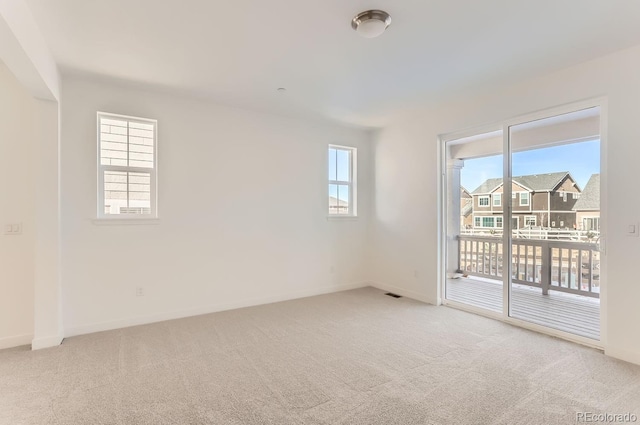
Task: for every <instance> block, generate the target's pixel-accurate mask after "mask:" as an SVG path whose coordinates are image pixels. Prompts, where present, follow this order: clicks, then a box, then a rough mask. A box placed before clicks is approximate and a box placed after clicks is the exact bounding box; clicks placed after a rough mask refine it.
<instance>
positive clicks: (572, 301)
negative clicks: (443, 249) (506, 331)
mask: <svg viewBox="0 0 640 425" xmlns="http://www.w3.org/2000/svg"><path fill="white" fill-rule="evenodd" d="M446 297H447V299H449V300H452V301H457V302H460V303H464V304H468V305H472V306H475V307H481V308H484V309H487V310H492V311H497V312H502V283H501V282H497V281H496V282H492V281H487V280H485V279H474V278H471V277H469V278H460V279H449V280H447V288H446ZM511 316H512V317H514V318H518V319H522V320H526V321H528V322H531V323H536V324H538V325H542V326H547V327H549V328H553V329H558V330H561V331H564V332H570V333H572V334H575V335H580V336H584V337H587V338H591V339H595V340H600V300H599V299H594V298H587V297H581V296H578V295H571V294H564V293H560V292H554V291H549V295H542V292H541V290H540V289H538V288H532V287H529V286H524V285H516V284H514V285H513V289H512V292H511Z"/></svg>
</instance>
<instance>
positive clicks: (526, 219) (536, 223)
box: [524, 215, 538, 227]
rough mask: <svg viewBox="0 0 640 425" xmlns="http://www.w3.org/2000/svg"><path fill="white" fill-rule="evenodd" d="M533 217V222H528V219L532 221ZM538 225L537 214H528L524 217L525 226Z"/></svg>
mask: <svg viewBox="0 0 640 425" xmlns="http://www.w3.org/2000/svg"><path fill="white" fill-rule="evenodd" d="M531 219H533V224H527V222H528V221H531ZM537 225H538V217H537V216H535V215H526V216H525V217H524V226H525V227H527V226H537Z"/></svg>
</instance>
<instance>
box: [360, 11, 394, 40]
mask: <svg viewBox="0 0 640 425" xmlns="http://www.w3.org/2000/svg"><path fill="white" fill-rule="evenodd" d="M389 25H391V16H389V14H388V13H387V12H384V11H382V10H367V11H366V12H362V13H358V14H357V15H356V16H355V18H353V19H352V20H351V28H353V29H354V30H355V31H356V32H357V33H358V34H360V35H361V36H363V37H365V38H374V37H377V36H379V35H380V34H382V33H383V32H384V30H386V29H387V27H388V26H389Z"/></svg>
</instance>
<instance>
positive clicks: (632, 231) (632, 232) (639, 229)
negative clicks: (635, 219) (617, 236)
mask: <svg viewBox="0 0 640 425" xmlns="http://www.w3.org/2000/svg"><path fill="white" fill-rule="evenodd" d="M639 234H640V226H639V225H638V224H629V225H628V226H627V236H635V237H637V236H638V235H639Z"/></svg>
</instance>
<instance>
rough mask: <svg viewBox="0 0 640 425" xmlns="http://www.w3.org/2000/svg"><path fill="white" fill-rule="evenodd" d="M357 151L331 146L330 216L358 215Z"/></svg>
mask: <svg viewBox="0 0 640 425" xmlns="http://www.w3.org/2000/svg"><path fill="white" fill-rule="evenodd" d="M356 153H357V150H356V148H351V147H346V146H336V145H329V164H328V165H329V200H328V203H329V215H330V216H351V217H355V216H356V215H357V208H356V199H357V198H356V195H357V194H356V191H357V187H356V176H357V155H356Z"/></svg>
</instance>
